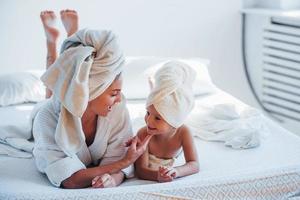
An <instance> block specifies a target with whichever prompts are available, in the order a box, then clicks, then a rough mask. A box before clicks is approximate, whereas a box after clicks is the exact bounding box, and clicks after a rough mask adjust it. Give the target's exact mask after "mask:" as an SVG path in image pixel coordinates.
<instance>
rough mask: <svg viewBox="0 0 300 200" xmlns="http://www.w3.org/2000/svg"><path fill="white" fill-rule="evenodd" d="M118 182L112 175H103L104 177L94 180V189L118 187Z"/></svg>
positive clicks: (97, 177)
mask: <svg viewBox="0 0 300 200" xmlns="http://www.w3.org/2000/svg"><path fill="white" fill-rule="evenodd" d="M116 186H117V184H116V181H115V179H114V178H113V176H111V175H110V174H107V173H106V174H103V175H102V176H96V177H95V178H94V179H93V180H92V187H93V188H108V187H116Z"/></svg>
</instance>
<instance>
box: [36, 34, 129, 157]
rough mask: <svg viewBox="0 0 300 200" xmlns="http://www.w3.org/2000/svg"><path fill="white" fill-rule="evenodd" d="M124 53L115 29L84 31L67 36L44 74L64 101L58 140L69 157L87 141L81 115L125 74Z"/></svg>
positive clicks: (44, 80) (54, 92)
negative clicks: (57, 54)
mask: <svg viewBox="0 0 300 200" xmlns="http://www.w3.org/2000/svg"><path fill="white" fill-rule="evenodd" d="M123 62H124V56H123V53H122V51H121V50H120V48H119V45H118V43H117V40H116V36H115V35H114V34H113V33H112V32H111V31H106V30H102V31H96V30H88V29H84V30H80V31H78V32H76V33H75V34H73V35H72V36H71V37H69V38H67V39H66V40H65V41H64V43H63V45H62V49H61V54H60V56H59V57H58V59H57V60H56V61H55V62H54V63H53V64H52V65H51V66H50V67H49V69H48V70H47V71H46V72H45V74H44V75H43V76H42V78H41V79H42V81H43V82H44V84H45V85H46V86H47V87H48V88H49V89H51V90H52V92H53V94H54V98H53V99H54V100H55V101H58V102H59V103H61V111H60V113H59V115H60V116H59V120H58V125H57V128H56V132H55V140H56V141H57V144H58V146H59V147H60V148H61V149H62V150H63V151H64V152H65V153H66V154H67V155H69V156H72V155H74V154H75V153H76V152H78V151H79V149H80V147H81V146H82V144H83V143H84V138H85V137H84V133H83V132H82V126H81V120H80V117H81V116H82V115H83V113H84V111H85V110H86V107H87V105H88V101H91V100H93V99H95V98H96V97H98V96H99V95H100V94H102V93H103V92H104V91H105V90H106V89H107V88H108V87H109V85H110V84H111V83H112V82H113V81H114V79H115V77H116V76H117V75H118V74H120V73H121V71H122V65H123Z"/></svg>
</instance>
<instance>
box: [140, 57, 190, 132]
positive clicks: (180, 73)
mask: <svg viewBox="0 0 300 200" xmlns="http://www.w3.org/2000/svg"><path fill="white" fill-rule="evenodd" d="M195 74H196V72H195V71H194V70H193V69H192V68H191V67H190V66H188V65H187V64H185V63H183V62H179V61H170V62H167V63H165V64H164V65H163V66H162V67H161V68H160V69H158V70H157V72H156V73H155V75H154V81H155V82H154V88H153V90H152V91H151V93H150V95H149V96H148V99H147V103H146V106H147V107H148V106H150V105H153V106H154V107H155V109H156V110H157V112H158V113H159V114H160V115H161V116H162V117H163V119H164V120H166V121H167V122H168V124H170V125H171V126H173V127H175V128H178V127H180V126H181V125H182V124H183V123H184V120H185V119H186V117H187V116H188V114H189V113H190V111H191V110H192V109H193V107H194V96H193V91H192V85H193V82H194V80H195Z"/></svg>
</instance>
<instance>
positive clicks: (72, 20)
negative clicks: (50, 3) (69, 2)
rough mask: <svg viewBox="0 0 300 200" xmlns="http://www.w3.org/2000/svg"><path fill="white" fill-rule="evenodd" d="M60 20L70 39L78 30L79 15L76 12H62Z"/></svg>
mask: <svg viewBox="0 0 300 200" xmlns="http://www.w3.org/2000/svg"><path fill="white" fill-rule="evenodd" d="M60 18H61V21H62V23H63V25H64V27H65V29H66V32H67V35H68V37H69V36H71V35H72V34H73V33H75V32H76V31H77V30H78V15H77V12H76V11H75V10H62V11H60Z"/></svg>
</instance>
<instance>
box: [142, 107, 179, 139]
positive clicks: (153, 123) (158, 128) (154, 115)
mask: <svg viewBox="0 0 300 200" xmlns="http://www.w3.org/2000/svg"><path fill="white" fill-rule="evenodd" d="M145 122H146V124H147V132H148V134H151V135H161V134H167V133H170V132H173V130H174V128H173V127H172V126H171V125H169V124H168V123H167V122H166V121H165V120H164V119H163V118H162V117H161V116H160V114H159V113H158V112H157V111H156V109H155V107H154V106H153V105H151V106H149V107H147V112H146V115H145Z"/></svg>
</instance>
